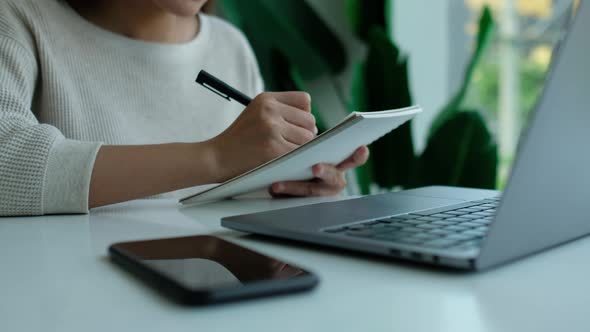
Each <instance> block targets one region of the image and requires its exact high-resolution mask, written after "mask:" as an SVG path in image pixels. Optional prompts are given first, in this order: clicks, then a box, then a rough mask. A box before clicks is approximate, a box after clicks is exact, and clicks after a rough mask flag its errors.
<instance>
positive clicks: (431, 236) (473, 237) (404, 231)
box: [323, 198, 500, 249]
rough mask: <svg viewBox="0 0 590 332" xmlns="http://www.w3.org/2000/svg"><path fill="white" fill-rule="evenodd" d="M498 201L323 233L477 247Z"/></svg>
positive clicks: (357, 224) (462, 204) (435, 210)
mask: <svg viewBox="0 0 590 332" xmlns="http://www.w3.org/2000/svg"><path fill="white" fill-rule="evenodd" d="M499 200H500V199H499V198H492V199H485V200H480V201H473V202H467V203H461V204H457V205H451V206H446V207H442V208H436V209H431V210H426V211H420V212H414V213H410V214H402V215H395V216H391V217H386V218H380V219H377V220H371V221H365V222H360V223H354V224H349V225H342V226H338V227H332V228H328V229H324V230H323V231H324V232H327V233H332V234H341V235H345V236H352V237H356V238H365V239H372V240H376V241H384V242H392V243H403V244H410V245H418V246H427V247H432V248H439V249H440V248H452V249H455V248H456V249H471V248H474V247H479V246H480V244H481V242H482V240H483V238H484V237H485V236H486V233H487V231H488V225H489V224H490V223H492V221H493V219H494V215H495V214H496V207H497V206H498V204H499Z"/></svg>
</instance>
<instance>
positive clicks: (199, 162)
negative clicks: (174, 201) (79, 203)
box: [89, 142, 224, 208]
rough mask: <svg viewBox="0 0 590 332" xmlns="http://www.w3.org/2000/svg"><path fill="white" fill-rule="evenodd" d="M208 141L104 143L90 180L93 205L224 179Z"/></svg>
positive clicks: (90, 202)
mask: <svg viewBox="0 0 590 332" xmlns="http://www.w3.org/2000/svg"><path fill="white" fill-rule="evenodd" d="M223 178H224V176H223V175H222V174H221V172H220V168H219V167H218V166H217V162H216V158H215V153H214V151H213V149H212V148H211V146H210V144H208V143H206V142H205V143H173V144H158V145H128V146H103V147H102V148H101V149H100V151H99V152H98V155H97V157H96V161H95V163H94V169H93V171H92V177H91V181H90V195H89V207H90V208H94V207H98V206H103V205H107V204H113V203H118V202H124V201H128V200H132V199H136V198H140V197H146V196H150V195H156V194H160V193H164V192H169V191H174V190H178V189H182V188H187V187H191V186H197V185H201V184H207V183H215V182H221V181H223Z"/></svg>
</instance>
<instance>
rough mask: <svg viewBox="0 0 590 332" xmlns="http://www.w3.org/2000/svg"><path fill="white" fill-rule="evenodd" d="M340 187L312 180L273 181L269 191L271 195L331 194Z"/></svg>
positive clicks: (337, 191)
mask: <svg viewBox="0 0 590 332" xmlns="http://www.w3.org/2000/svg"><path fill="white" fill-rule="evenodd" d="M340 191H341V189H340V188H335V187H334V186H331V185H328V184H326V183H322V182H313V181H283V182H277V183H274V184H273V185H272V186H271V189H270V192H271V194H272V195H273V196H279V197H280V196H297V197H312V196H333V195H337V194H338V193H340Z"/></svg>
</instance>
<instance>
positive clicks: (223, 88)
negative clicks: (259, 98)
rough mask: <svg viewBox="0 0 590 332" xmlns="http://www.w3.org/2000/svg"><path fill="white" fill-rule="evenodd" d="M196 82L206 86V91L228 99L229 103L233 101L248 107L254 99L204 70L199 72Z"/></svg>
mask: <svg viewBox="0 0 590 332" xmlns="http://www.w3.org/2000/svg"><path fill="white" fill-rule="evenodd" d="M196 81H197V83H199V84H200V85H202V86H204V87H205V88H206V89H209V90H210V91H212V92H213V93H215V94H217V95H218V96H220V97H221V98H223V99H227V100H229V101H231V100H232V99H233V100H235V101H237V102H238V103H240V104H242V105H244V106H248V105H249V104H250V102H252V98H250V97H248V96H246V95H245V94H243V93H241V92H240V91H238V90H236V89H234V88H232V87H231V86H229V85H228V84H227V83H225V82H224V81H222V80H220V79H218V78H217V77H215V76H213V75H211V74H209V73H208V72H206V71H204V70H201V71H200V72H199V75H198V76H197V80H196Z"/></svg>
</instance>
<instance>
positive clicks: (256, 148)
mask: <svg viewBox="0 0 590 332" xmlns="http://www.w3.org/2000/svg"><path fill="white" fill-rule="evenodd" d="M316 134H317V128H316V126H315V118H314V116H313V115H312V114H311V98H310V96H309V94H307V93H305V92H265V93H261V94H260V95H258V96H257V97H256V98H255V99H254V100H253V101H252V103H250V105H248V107H246V109H245V110H244V111H243V112H242V114H240V116H239V117H238V118H237V119H236V120H235V121H234V122H233V123H232V124H231V125H230V126H229V128H227V129H226V130H225V131H224V132H223V133H221V134H220V135H218V136H217V137H214V138H213V139H211V140H210V141H208V142H209V143H210V145H211V146H212V147H213V149H212V150H213V155H214V160H215V164H217V169H218V173H219V175H218V176H219V178H218V179H216V180H217V182H222V181H225V180H227V179H230V178H232V177H234V176H236V175H239V174H241V173H243V172H245V171H248V170H250V169H253V168H254V167H256V166H259V165H261V164H263V163H265V162H267V161H269V160H271V159H274V158H276V157H278V156H281V155H283V154H285V153H287V152H290V151H291V150H294V149H296V148H297V147H299V146H300V145H303V144H305V143H307V142H309V141H311V140H312V139H314V138H315V136H316Z"/></svg>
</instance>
